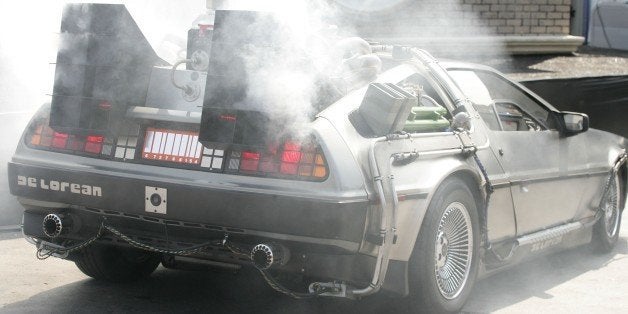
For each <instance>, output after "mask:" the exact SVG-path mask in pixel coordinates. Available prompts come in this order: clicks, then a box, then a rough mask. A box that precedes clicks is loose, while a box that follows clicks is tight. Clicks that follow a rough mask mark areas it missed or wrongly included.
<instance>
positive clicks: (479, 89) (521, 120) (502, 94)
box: [449, 70, 554, 131]
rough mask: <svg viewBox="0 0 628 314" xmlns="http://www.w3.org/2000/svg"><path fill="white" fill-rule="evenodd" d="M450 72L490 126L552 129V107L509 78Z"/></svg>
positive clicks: (515, 128) (502, 128)
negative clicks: (546, 105)
mask: <svg viewBox="0 0 628 314" xmlns="http://www.w3.org/2000/svg"><path fill="white" fill-rule="evenodd" d="M449 73H450V75H451V77H452V78H453V80H454V81H455V82H456V84H457V85H458V87H459V88H460V89H461V90H462V92H463V93H465V95H466V96H467V97H468V98H469V100H471V101H472V102H473V105H474V107H475V108H476V110H477V111H478V113H479V114H480V116H481V117H482V119H483V120H484V122H485V123H486V124H487V126H488V127H489V128H490V129H492V130H503V131H542V130H548V129H553V125H554V123H553V119H552V116H551V113H550V110H549V109H547V108H545V107H544V106H542V105H541V104H539V103H538V102H537V101H536V100H535V99H533V98H532V97H530V96H529V95H528V94H526V93H525V92H524V91H523V90H521V89H520V88H519V87H517V86H516V85H514V84H512V83H511V82H509V81H508V80H506V79H504V78H502V77H500V76H498V75H496V74H494V73H491V72H487V71H471V70H452V71H449Z"/></svg>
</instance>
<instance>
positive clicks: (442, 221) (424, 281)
mask: <svg viewBox="0 0 628 314" xmlns="http://www.w3.org/2000/svg"><path fill="white" fill-rule="evenodd" d="M476 207H477V206H476V203H475V200H474V198H473V195H472V193H471V191H470V190H469V188H468V186H467V185H466V184H465V183H464V182H462V181H460V180H457V179H449V180H446V181H445V182H444V183H443V184H442V185H441V186H440V187H439V188H438V190H437V191H436V193H435V194H434V198H433V199H432V202H431V203H430V205H429V207H428V210H427V213H426V217H425V220H424V222H423V226H422V227H421V231H420V233H419V237H418V238H417V242H416V244H415V248H414V251H413V253H412V258H411V260H410V267H411V268H410V284H411V286H410V289H411V296H410V297H411V298H412V299H411V301H412V303H413V305H414V307H416V309H417V310H421V311H426V312H430V313H433V312H438V313H447V312H458V311H460V309H461V308H462V306H463V305H464V303H465V302H466V300H467V298H468V296H469V293H470V292H471V289H472V287H473V284H474V281H475V278H476V275H477V269H478V260H479V256H478V255H479V242H480V237H479V222H478V215H477V208H476Z"/></svg>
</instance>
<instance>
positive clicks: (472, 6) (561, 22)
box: [461, 0, 571, 35]
mask: <svg viewBox="0 0 628 314" xmlns="http://www.w3.org/2000/svg"><path fill="white" fill-rule="evenodd" d="M462 3H463V4H462V8H461V9H462V10H464V11H473V12H477V13H478V14H479V18H480V19H481V20H483V21H484V22H485V23H486V26H487V27H488V29H489V30H491V31H492V32H494V33H496V34H500V35H568V34H569V17H570V16H569V14H570V10H571V0H462Z"/></svg>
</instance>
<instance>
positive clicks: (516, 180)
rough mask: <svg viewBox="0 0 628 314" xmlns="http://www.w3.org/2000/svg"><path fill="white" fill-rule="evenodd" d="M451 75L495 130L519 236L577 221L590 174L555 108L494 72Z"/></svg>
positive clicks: (579, 147)
mask: <svg viewBox="0 0 628 314" xmlns="http://www.w3.org/2000/svg"><path fill="white" fill-rule="evenodd" d="M449 73H450V74H451V76H452V77H453V78H454V80H455V81H456V83H457V84H458V85H459V86H460V87H461V89H463V91H465V93H466V94H467V96H468V97H469V98H470V99H471V100H472V101H473V103H474V107H475V108H476V110H477V111H478V113H479V115H480V116H481V117H482V118H483V120H484V121H485V122H486V124H487V126H488V127H489V128H490V130H488V131H487V132H488V136H489V139H490V141H491V149H492V150H493V151H494V153H495V155H496V156H498V160H499V163H500V164H501V165H502V168H503V169H504V171H505V173H506V176H507V178H508V180H509V182H510V189H511V193H512V198H513V203H514V208H515V218H516V222H517V235H518V236H521V235H524V234H529V233H532V232H535V231H538V230H542V229H545V228H548V227H551V226H555V225H559V224H562V223H565V222H568V221H570V220H572V219H573V218H574V216H575V215H576V213H577V212H578V208H579V207H580V203H581V195H582V193H581V192H582V189H583V187H584V186H585V183H586V173H587V166H586V151H585V148H586V147H584V145H583V143H582V141H580V140H579V139H578V136H573V137H562V136H561V135H560V132H559V131H558V130H557V127H556V123H555V120H554V117H553V114H552V110H551V109H549V108H547V107H546V106H544V105H543V104H542V102H541V101H539V100H538V99H536V98H534V97H533V96H532V95H530V94H529V93H528V92H526V91H525V90H524V89H522V88H521V87H519V86H517V85H516V84H514V83H512V82H510V81H508V80H507V79H505V78H504V77H502V76H500V75H498V74H496V73H494V72H491V71H484V70H475V69H474V70H470V69H460V70H450V71H449Z"/></svg>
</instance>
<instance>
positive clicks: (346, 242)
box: [8, 4, 374, 282]
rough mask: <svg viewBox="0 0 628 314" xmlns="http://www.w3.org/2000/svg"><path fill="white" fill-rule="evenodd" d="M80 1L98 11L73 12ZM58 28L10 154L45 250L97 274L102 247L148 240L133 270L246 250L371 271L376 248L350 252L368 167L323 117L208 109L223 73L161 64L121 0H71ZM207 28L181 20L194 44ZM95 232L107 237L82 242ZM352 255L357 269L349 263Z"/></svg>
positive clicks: (286, 266) (117, 250)
mask: <svg viewBox="0 0 628 314" xmlns="http://www.w3.org/2000/svg"><path fill="white" fill-rule="evenodd" d="M224 14H225V16H226V14H227V13H224ZM233 14H240V15H242V16H238V18H239V19H242V18H244V19H245V20H246V18H251V17H250V15H251V14H250V13H246V12H244V13H242V12H240V13H238V12H236V13H233ZM85 16H92V17H95V16H99V17H102V18H101V19H94V22H93V23H91V24H90V23H87V24H85V23H80V21H82V18H84V17H85ZM220 18H221V17H220V16H218V17H217V24H218V23H219V21H218V20H219V19H220ZM99 23H100V24H99ZM61 27H62V32H61V40H62V42H63V43H64V44H67V45H65V47H64V48H62V49H61V50H60V51H59V54H58V57H57V73H56V76H55V88H54V94H53V97H52V103H51V104H46V105H44V106H43V107H42V108H41V109H40V110H39V112H38V113H37V114H36V115H35V117H34V118H33V119H32V121H31V122H30V124H29V126H28V127H27V129H26V131H25V132H24V135H23V138H22V140H21V141H20V144H19V146H18V148H17V150H16V152H15V155H14V156H13V158H12V160H11V162H10V163H9V165H8V169H9V170H8V172H9V183H10V189H11V193H12V194H13V195H15V196H17V197H18V199H19V201H20V203H21V204H22V205H23V206H24V208H25V211H24V218H23V230H24V234H25V236H26V237H27V238H28V239H30V240H31V241H32V242H33V243H35V244H36V245H37V247H38V254H39V255H40V257H47V256H51V255H54V256H57V257H62V258H68V259H71V260H75V261H76V262H77V265H78V266H79V268H80V269H81V270H82V271H83V272H85V273H86V274H88V275H90V276H93V277H110V276H112V274H111V273H110V274H106V273H107V271H106V270H105V269H106V268H107V267H105V266H103V267H98V266H94V265H96V264H97V263H98V262H94V261H95V260H96V258H95V256H96V255H98V254H104V253H102V252H109V253H107V254H109V255H125V256H126V255H128V254H126V253H125V252H129V251H132V252H138V251H137V250H135V249H142V250H143V251H142V252H144V253H145V254H144V255H142V254H140V255H142V256H143V258H144V260H146V261H147V262H146V264H145V265H144V264H142V265H144V271H139V273H143V272H147V271H148V270H147V269H150V268H151V267H152V268H153V269H154V267H156V263H155V261H157V263H158V262H160V261H161V262H163V263H164V265H166V266H168V267H174V268H182V267H183V266H184V265H185V264H189V263H195V264H198V263H201V262H207V263H210V264H211V263H214V264H217V265H223V266H225V265H229V267H232V266H233V265H239V264H250V262H251V259H252V258H253V259H254V262H256V263H257V264H256V265H257V266H259V267H260V268H270V267H273V268H279V269H281V270H285V271H294V272H299V273H304V274H306V275H309V276H315V277H324V278H335V279H344V280H351V281H355V282H364V281H368V280H369V279H370V278H368V276H369V272H370V269H371V268H372V267H373V264H374V262H373V258H372V257H370V256H367V255H361V254H358V250H359V248H360V246H361V244H362V241H363V237H364V234H365V228H366V226H367V212H368V208H369V200H368V197H367V188H366V186H365V179H364V175H363V170H362V169H361V167H360V166H359V165H358V163H357V161H356V160H355V158H354V157H353V155H352V153H351V151H350V150H349V148H348V147H347V145H346V143H345V142H343V140H342V137H341V136H339V134H338V133H337V131H336V129H335V128H334V127H333V126H332V125H331V124H330V122H329V121H328V120H326V119H322V118H311V119H309V120H307V121H304V122H303V123H301V124H300V125H299V128H298V132H294V131H292V132H277V133H273V130H281V129H282V127H281V125H279V126H277V125H273V123H275V124H276V122H271V121H269V120H268V119H266V118H264V115H263V114H259V113H258V112H255V111H243V110H238V111H230V110H224V108H211V109H209V110H208V109H207V106H205V104H207V103H211V104H212V105H213V106H215V107H220V105H219V104H216V103H215V102H217V101H223V100H224V99H229V97H228V96H225V95H224V94H221V93H219V92H214V93H212V92H207V93H205V92H204V90H205V89H208V90H211V89H212V88H223V89H224V88H225V87H224V86H222V85H221V84H223V83H224V82H225V81H227V80H226V79H225V78H224V77H222V79H221V77H220V76H219V75H213V76H211V75H210V76H208V75H207V73H206V69H195V68H189V69H186V70H182V69H177V65H175V66H174V68H171V67H164V66H163V62H162V61H161V60H159V58H158V57H156V55H154V53H152V52H151V51H152V50H151V48H150V46H149V45H148V44H147V43H146V42H145V39H144V38H143V36H142V34H141V31H139V29H138V28H137V26H136V25H135V23H134V22H133V20H132V18H131V17H130V15H129V14H128V12H127V11H126V9H124V7H123V6H116V5H95V4H89V5H87V4H82V5H69V6H68V7H66V10H65V11H64V19H63V22H62V26H61ZM217 28H218V27H217ZM202 31H207V29H206V28H203V27H201V29H195V30H194V29H193V30H192V31H191V33H190V43H191V45H192V46H190V47H188V48H189V49H191V50H193V51H194V52H195V53H198V54H199V55H202V54H203V53H206V51H205V50H204V49H208V45H206V44H207V42H203V40H205V41H207V39H208V38H209V39H211V37H212V36H210V35H211V32H210V33H206V34H204V35H203V34H201V35H203V36H205V37H203V36H201V35H199V32H202ZM195 32H196V33H195ZM216 32H219V29H217V30H216ZM213 38H214V39H216V38H221V37H220V36H217V35H215V36H213ZM199 43H200V44H199ZM203 43H204V44H203ZM195 45H196V46H195ZM62 46H64V45H62ZM215 46H216V47H221V45H220V43H216V44H215ZM68 47H69V48H68ZM89 47H92V48H89ZM93 47H97V48H93ZM107 47H109V48H111V49H109V48H107ZM113 49H116V50H119V52H118V53H113ZM219 51H220V48H217V49H216V50H215V56H219V55H220V53H219ZM223 51H227V50H225V49H223ZM227 52H228V51H227ZM191 53H192V52H190V54H191ZM222 57H223V58H226V57H228V56H226V55H223V56H222ZM197 58H202V57H197ZM215 58H217V57H215ZM190 60H191V59H190ZM194 60H196V61H198V60H200V59H194ZM198 64H200V61H199V62H191V64H188V66H192V65H198ZM204 66H205V67H207V65H206V64H205V65H204ZM203 70H204V71H203ZM231 70H233V69H231ZM236 72H237V71H236ZM229 73H231V71H230V72H229ZM214 74H216V73H215V72H214ZM171 75H172V77H171ZM242 80H243V81H246V80H245V79H244V78H242ZM112 82H113V83H112ZM177 83H180V84H177ZM212 84H213V85H212ZM180 85H182V86H183V87H181V86H180ZM208 86H210V87H209V88H207V87H208ZM211 97H216V98H215V99H214V100H208V99H209V98H211ZM292 130H294V128H292ZM271 135H272V136H271ZM92 244H93V245H94V246H96V247H103V248H107V249H102V250H100V251H98V252H99V253H94V251H91V253H86V252H88V251H89V250H87V249H86V248H88V247H91V245H92ZM227 244H228V245H227ZM258 245H261V246H259V247H258ZM111 248H114V249H113V251H112V249H111ZM131 248H132V249H134V250H130V249H131ZM255 248H257V251H255V250H254V249H255ZM86 250H87V251H86ZM121 252H123V253H124V254H122V253H121ZM148 261H150V262H148ZM92 262H93V263H92ZM127 264H128V263H127ZM330 264H333V265H337V266H338V267H333V268H329V267H325V266H324V265H330ZM90 265H91V266H90ZM138 265H139V264H138ZM355 265H358V268H360V269H363V271H347V269H351V268H352V267H353V266H355ZM136 266H137V265H136ZM136 273H138V272H136ZM148 273H150V271H148ZM365 274H366V275H365ZM127 275H128V274H127ZM114 277H116V276H114ZM124 277H125V276H123V275H120V276H118V277H116V278H114V279H116V280H118V279H119V280H126V279H132V278H130V277H129V278H126V279H125V278H124ZM127 277H128V276H127ZM131 277H132V276H131Z"/></svg>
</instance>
